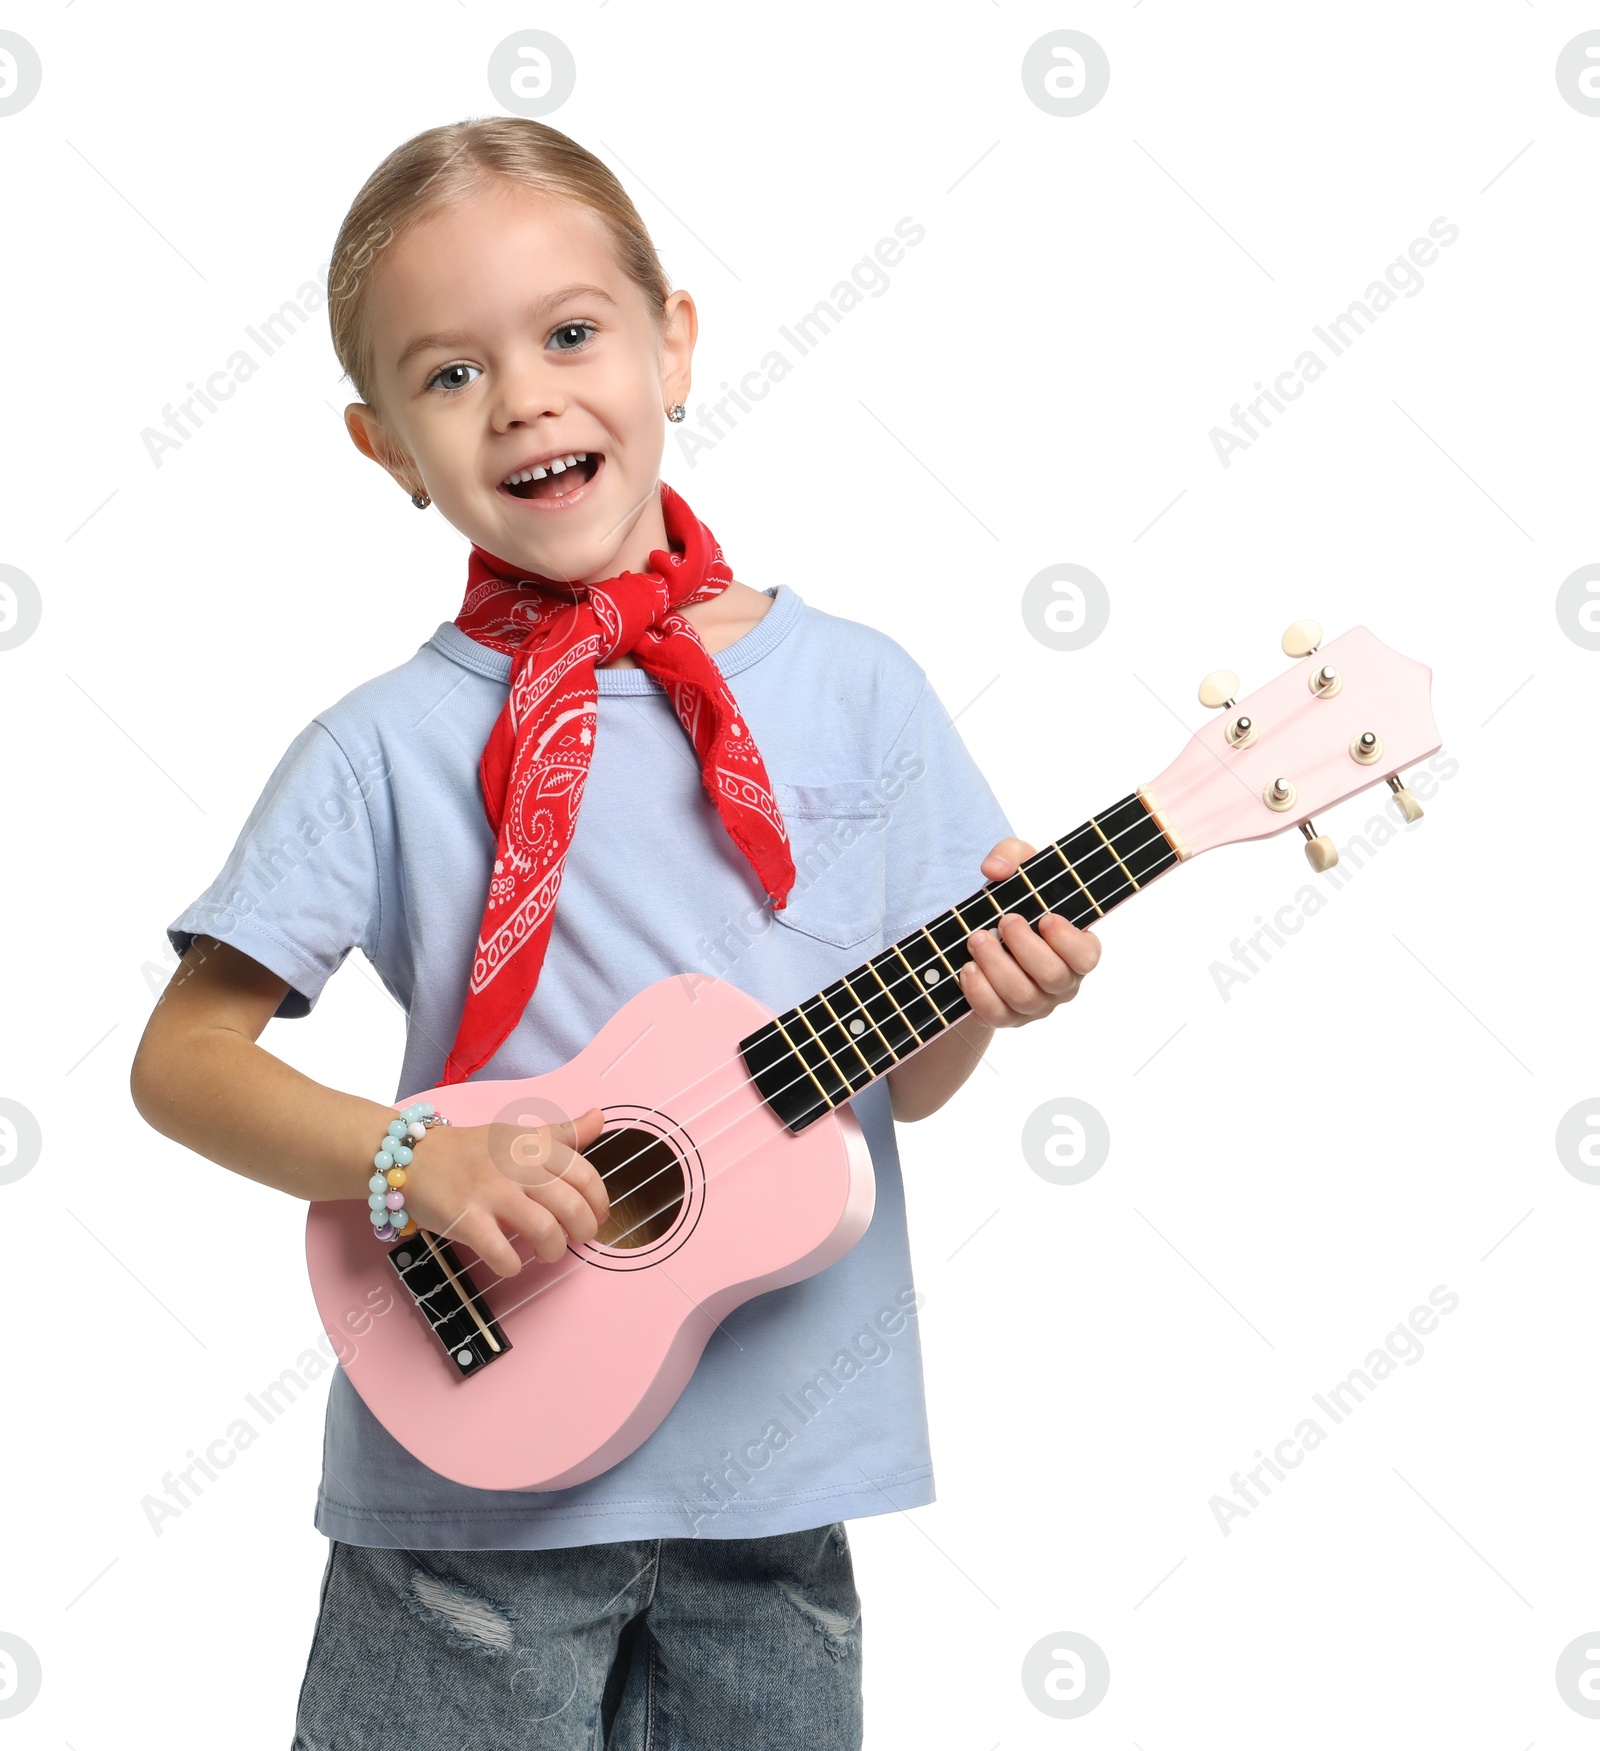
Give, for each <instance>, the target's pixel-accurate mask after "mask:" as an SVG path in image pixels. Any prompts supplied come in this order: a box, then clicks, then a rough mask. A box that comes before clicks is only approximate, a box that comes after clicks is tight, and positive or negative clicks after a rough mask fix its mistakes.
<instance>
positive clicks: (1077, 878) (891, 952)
mask: <svg viewBox="0 0 1600 1751" xmlns="http://www.w3.org/2000/svg"><path fill="white" fill-rule="evenodd" d="M1177 862H1178V853H1177V851H1176V850H1175V849H1174V848H1173V845H1172V843H1171V841H1170V840H1169V839H1168V837H1167V834H1166V832H1165V831H1164V830H1163V829H1162V827H1161V826H1160V824H1159V823H1158V821H1157V819H1156V817H1155V815H1154V814H1153V813H1152V811H1151V809H1150V807H1149V806H1148V805H1147V804H1146V803H1145V801H1144V800H1143V798H1142V797H1141V796H1140V794H1139V793H1138V792H1137V791H1135V792H1134V793H1133V795H1131V796H1126V797H1124V798H1123V799H1122V801H1121V802H1119V803H1116V804H1114V805H1113V806H1112V807H1111V808H1109V809H1106V810H1104V811H1103V812H1102V813H1100V814H1099V815H1091V816H1090V818H1089V819H1088V820H1087V821H1085V822H1084V824H1083V825H1082V826H1081V827H1078V828H1075V829H1074V830H1073V831H1072V832H1070V833H1068V834H1066V835H1065V836H1064V837H1062V838H1060V839H1057V840H1056V841H1055V842H1054V844H1051V845H1047V846H1046V847H1045V848H1044V850H1043V851H1040V852H1038V853H1037V854H1036V855H1035V856H1033V857H1030V858H1029V859H1028V861H1027V862H1026V863H1024V864H1023V865H1022V866H1021V868H1019V869H1018V871H1017V872H1016V874H1015V875H1011V876H1007V877H1006V878H1005V879H1004V880H1003V881H998V882H990V883H989V884H988V885H987V886H985V887H982V888H980V889H979V890H978V891H977V892H976V893H975V894H972V895H969V896H968V898H967V899H965V900H963V901H962V902H961V903H960V904H959V905H957V906H952V907H951V908H950V910H949V911H948V912H943V913H941V914H940V915H939V917H937V918H935V919H932V920H931V921H930V922H929V923H927V924H924V925H922V926H920V927H919V928H918V929H916V930H913V931H912V932H911V934H910V935H909V936H904V937H902V938H901V939H900V941H898V942H896V943H893V944H892V945H891V946H890V947H888V948H886V949H884V950H882V951H881V953H879V954H876V955H874V956H873V957H872V959H871V960H869V961H864V962H863V963H862V964H861V965H860V966H859V967H857V968H856V969H855V970H854V971H853V972H850V973H846V974H845V975H844V976H843V977H842V978H840V979H837V980H835V981H834V983H833V984H831V985H829V986H827V987H826V988H825V989H824V990H822V991H819V992H818V993H817V994H816V995H815V996H814V997H808V998H807V999H806V1000H805V1001H804V1002H803V1003H799V1004H797V1005H796V1006H795V1007H794V1008H793V1009H790V1010H787V1011H785V1012H784V1014H782V1015H780V1016H778V1017H777V1019H776V1020H774V1021H771V1022H768V1023H767V1024H766V1025H765V1026H764V1027H760V1028H757V1029H756V1031H755V1032H754V1033H753V1034H751V1035H749V1036H748V1037H747V1038H746V1039H743V1040H741V1041H740V1042H739V1051H740V1054H741V1055H742V1057H743V1058H744V1062H745V1066H746V1068H747V1069H748V1070H749V1071H750V1074H751V1077H752V1079H753V1081H754V1083H755V1086H756V1090H757V1092H758V1093H759V1094H760V1095H761V1098H762V1099H763V1100H764V1101H765V1102H766V1103H767V1105H768V1106H769V1107H770V1108H771V1109H772V1111H773V1112H774V1113H776V1114H777V1116H778V1117H779V1118H780V1119H781V1120H782V1121H783V1123H784V1124H785V1125H786V1126H787V1127H788V1128H789V1130H791V1131H803V1130H804V1129H805V1128H806V1126H807V1125H810V1124H812V1123H814V1122H815V1121H816V1120H817V1119H820V1118H821V1117H822V1116H823V1114H824V1113H829V1112H832V1111H833V1109H834V1108H835V1107H839V1106H843V1105H844V1103H845V1102H846V1101H848V1100H849V1099H850V1098H851V1097H852V1096H853V1095H857V1094H859V1093H860V1092H861V1091H862V1089H864V1088H866V1087H868V1086H869V1085H870V1084H871V1083H874V1082H876V1081H877V1080H878V1078H879V1077H880V1076H884V1075H887V1074H888V1072H889V1071H891V1070H892V1069H894V1067H895V1065H896V1064H899V1063H902V1062H904V1060H905V1059H906V1058H908V1057H910V1056H911V1054H912V1053H913V1052H916V1051H918V1050H919V1049H920V1048H921V1047H923V1046H926V1045H928V1044H929V1043H930V1042H932V1041H933V1040H935V1039H937V1038H938V1037H939V1036H940V1035H941V1034H943V1033H944V1032H945V1030H946V1029H947V1028H950V1027H952V1026H954V1025H955V1023H956V1022H958V1021H960V1020H961V1018H962V1017H963V1016H964V1015H967V1014H969V1013H970V1005H969V1004H968V1003H967V1000H966V998H965V997H964V996H963V995H962V993H961V983H960V978H959V974H960V971H961V968H962V966H963V965H965V963H966V962H967V961H969V960H971V959H972V955H971V953H970V951H969V950H968V948H967V938H968V937H969V936H970V935H971V934H972V932H973V931H975V930H981V929H983V928H984V926H985V925H993V924H994V923H995V922H996V921H997V920H998V919H999V918H1000V917H1001V916H1002V915H1003V914H1005V913H1007V912H1018V913H1020V914H1021V915H1022V916H1023V917H1024V918H1025V919H1027V920H1028V921H1029V922H1030V923H1032V922H1034V921H1035V920H1037V919H1039V918H1041V917H1043V916H1044V914H1045V913H1046V912H1055V913H1058V914H1060V915H1061V916H1062V917H1064V918H1065V919H1067V921H1068V922H1069V923H1071V924H1075V925H1078V926H1079V927H1083V926H1086V925H1090V924H1093V923H1094V922H1095V921H1096V920H1097V919H1100V918H1103V917H1104V916H1105V915H1106V913H1107V912H1109V911H1111V910H1112V908H1113V907H1115V906H1120V905H1121V904H1122V902H1123V901H1124V900H1126V899H1128V898H1130V896H1132V895H1134V894H1136V893H1138V892H1139V890H1140V889H1141V888H1145V887H1148V886H1149V885H1150V883H1151V882H1152V881H1154V880H1155V879H1156V877H1157V876H1160V875H1162V874H1164V873H1165V872H1166V871H1167V870H1169V869H1171V868H1172V866H1173V865H1174V864H1175V863H1177Z"/></svg>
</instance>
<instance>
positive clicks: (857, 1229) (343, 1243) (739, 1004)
mask: <svg viewBox="0 0 1600 1751" xmlns="http://www.w3.org/2000/svg"><path fill="white" fill-rule="evenodd" d="M771 1019H772V1011H770V1010H769V1009H767V1008H765V1007H764V1006H763V1005H762V1004H760V1003H758V1002H757V1001H756V1000H755V999H754V998H752V997H749V996H747V995H746V994H745V993H744V992H742V991H740V990H738V989H736V988H735V987H734V986H731V985H727V984H724V983H723V982H721V981H720V980H715V979H709V978H704V977H701V976H700V975H697V974H685V975H679V976H677V977H674V978H669V979H663V980H661V981H660V982H659V983H657V984H655V985H652V986H649V987H648V988H647V989H646V990H644V991H642V992H640V993H639V995H638V996H636V997H635V998H633V999H632V1000H631V1001H630V1002H628V1003H627V1004H625V1005H624V1006H623V1007H622V1008H621V1009H619V1010H618V1011H617V1013H616V1014H615V1015H614V1016H613V1017H612V1018H611V1020H610V1021H609V1022H607V1023H606V1025H605V1026H604V1027H603V1028H602V1029H601V1030H600V1032H599V1033H598V1034H596V1035H595V1037H594V1039H593V1040H592V1041H591V1042H590V1043H589V1045H588V1046H586V1047H585V1048H584V1050H583V1051H582V1052H580V1053H579V1054H578V1055H577V1057H575V1058H573V1059H572V1060H571V1061H570V1062H569V1063H567V1064H566V1065H564V1066H563V1067H562V1068H561V1069H559V1070H555V1071H551V1072H550V1073H549V1074H548V1075H545V1076H535V1077H527V1078H519V1079H510V1080H497V1081H468V1082H461V1083H455V1084H452V1085H451V1086H450V1087H447V1088H433V1089H424V1090H420V1091H419V1092H418V1093H416V1094H413V1095H409V1096H407V1098H406V1099H405V1100H404V1101H397V1102H396V1103H395V1106H396V1110H398V1109H399V1108H400V1107H403V1106H407V1105H409V1104H410V1103H411V1102H412V1101H415V1100H431V1101H432V1102H433V1104H434V1106H435V1107H436V1108H438V1110H439V1111H440V1112H442V1113H444V1114H445V1115H446V1116H447V1117H448V1118H449V1120H450V1122H451V1123H452V1124H454V1125H485V1124H490V1123H493V1122H496V1121H500V1122H505V1123H508V1124H512V1125H517V1126H520V1127H522V1128H523V1129H527V1128H528V1127H530V1126H532V1125H539V1124H548V1123H550V1122H552V1121H553V1120H555V1119H560V1118H566V1117H572V1116H576V1115H578V1114H581V1113H583V1112H585V1111H587V1110H588V1109H589V1108H590V1107H591V1106H598V1107H600V1108H602V1110H603V1111H604V1113H605V1115H606V1139H604V1140H602V1141H603V1143H605V1144H606V1148H607V1149H609V1157H608V1159H610V1160H612V1161H613V1162H614V1163H615V1164H616V1165H615V1166H614V1167H613V1168H612V1169H611V1170H609V1171H608V1169H607V1167H606V1165H605V1163H604V1162H602V1163H600V1165H601V1168H602V1171H603V1172H607V1176H608V1177H607V1190H608V1193H609V1194H610V1196H611V1200H612V1207H613V1216H614V1221H613V1224H612V1225H611V1227H610V1229H609V1230H602V1233H608V1232H609V1233H613V1234H615V1236H616V1237H617V1238H616V1240H615V1241H614V1243H613V1244H610V1245H601V1244H598V1243H590V1244H585V1245H581V1246H577V1245H573V1244H571V1243H570V1242H569V1244H568V1247H567V1250H566V1252H565V1253H564V1254H563V1255H562V1257H561V1258H560V1259H559V1260H557V1261H555V1262H554V1263H549V1264H546V1263H542V1262H540V1261H538V1260H536V1259H532V1258H531V1254H530V1250H529V1248H528V1245H527V1242H526V1241H524V1240H518V1241H516V1242H514V1243H513V1244H514V1245H515V1246H516V1247H517V1250H518V1252H519V1253H520V1254H521V1255H522V1256H523V1257H524V1258H525V1259H528V1260H529V1262H528V1263H526V1264H525V1265H524V1267H523V1269H522V1271H521V1272H520V1273H519V1274H518V1275H517V1276H515V1277H508V1278H501V1277H498V1276H496V1275H495V1273H494V1272H493V1271H491V1270H490V1269H489V1267H488V1266H486V1265H485V1264H483V1263H482V1261H481V1260H480V1259H478V1258H477V1256H476V1255H475V1254H474V1253H473V1252H472V1251H471V1249H470V1248H469V1247H467V1246H466V1245H464V1244H463V1243H461V1242H454V1243H452V1246H451V1249H450V1257H451V1259H452V1261H453V1262H454V1263H455V1264H456V1265H457V1267H458V1268H464V1269H465V1271H466V1272H467V1273H468V1276H469V1279H470V1287H471V1289H472V1290H473V1291H475V1295H474V1299H475V1301H476V1302H477V1304H478V1306H479V1307H480V1308H481V1309H482V1310H483V1312H484V1314H486V1315H487V1316H488V1317H487V1318H486V1319H485V1320H482V1321H480V1320H478V1319H473V1320H472V1321H471V1323H472V1326H473V1327H475V1328H476V1335H475V1336H474V1338H473V1345H474V1347H475V1358H476V1359H475V1361H474V1362H470V1363H469V1362H468V1361H467V1359H466V1358H467V1354H468V1352H467V1349H466V1347H465V1346H463V1347H462V1348H461V1349H460V1350H459V1351H452V1349H451V1348H450V1347H448V1345H447V1344H446V1343H444V1342H441V1339H440V1337H439V1336H438V1335H436V1333H435V1330H434V1328H433V1327H432V1326H431V1325H430V1322H429V1319H428V1318H427V1317H425V1312H424V1308H428V1309H430V1310H433V1311H434V1312H436V1313H437V1312H438V1310H439V1309H440V1308H441V1306H442V1305H444V1304H445V1302H450V1303H451V1304H452V1305H454V1306H455V1307H457V1308H459V1307H460V1297H459V1296H457V1295H455V1294H454V1291H453V1290H452V1288H451V1286H450V1283H449V1281H448V1279H447V1278H446V1277H445V1276H444V1275H443V1273H442V1267H439V1266H437V1264H436V1259H437V1255H435V1257H434V1258H433V1259H430V1258H429V1257H427V1256H424V1255H421V1254H419V1255H418V1264H419V1266H420V1267H425V1268H426V1269H427V1270H428V1271H430V1272H431V1273H433V1277H432V1280H435V1281H438V1282H439V1283H440V1284H441V1288H440V1290H439V1291H438V1293H437V1294H436V1295H433V1296H429V1297H424V1300H423V1302H422V1304H420V1305H419V1303H418V1301H417V1300H416V1299H415V1298H414V1292H413V1291H412V1290H411V1289H408V1286H407V1283H408V1279H409V1278H411V1276H412V1273H411V1272H410V1271H408V1272H407V1273H406V1275H405V1276H402V1274H401V1272H400V1271H399V1270H397V1268H396V1261H398V1260H400V1259H403V1258H409V1257H410V1256H411V1254H412V1252H413V1251H415V1249H416V1248H417V1240H412V1241H399V1242H395V1243H393V1244H392V1245H386V1244H384V1243H382V1242H379V1241H377V1240H375V1239H374V1238H373V1234H372V1225H371V1222H370V1220H369V1216H368V1209H367V1205H366V1203H365V1202H364V1201H360V1200H356V1199H350V1200H344V1199H340V1200H336V1201H324V1202H319V1203H314V1204H312V1206H311V1211H310V1216H309V1218H308V1221H307V1225H306V1259H307V1264H308V1266H309V1269H310V1274H311V1284H312V1289H313V1292H314V1294H315V1296H316V1302H317V1311H318V1313H319V1314H320V1316H321V1318H322V1323H323V1325H324V1327H325V1328H326V1329H327V1332H328V1334H329V1337H330V1339H331V1340H332V1342H333V1344H334V1346H335V1349H336V1352H337V1354H338V1355H339V1358H340V1361H341V1363H342V1365H343V1367H344V1369H345V1372H346V1373H347V1374H348V1375H349V1377H350V1380H351V1382H352V1384H353V1385H354V1386H355V1389H356V1391H357V1392H358V1393H360V1395H361V1397H362V1399H363V1400H364V1402H365V1403H366V1405H367V1408H368V1409H369V1410H370V1411H371V1412H372V1413H373V1415H374V1416H375V1417H376V1418H377V1419H378V1421H379V1422H380V1423H382V1424H383V1426H384V1428H385V1429H387V1430H388V1432H389V1433H390V1434H391V1435H393V1436H394V1438H395V1439H396V1440H397V1441H399V1442H400V1444H401V1445H402V1446H403V1447H405V1448H406V1449H407V1450H408V1451H409V1452H410V1453H412V1454H413V1455H414V1456H415V1457H416V1458H417V1459H419V1460H421V1461H422V1463H423V1464H424V1465H426V1466H428V1467H429V1468H430V1469H431V1470H433V1471H436V1472H438V1473H440V1474H441V1475H442V1476H444V1477H448V1478H451V1479H452V1480H454V1481H455V1482H456V1483H461V1484H468V1485H471V1486H472V1487H474V1488H476V1489H495V1490H507V1489H514V1490H542V1489H561V1488H565V1487H566V1486H567V1485H570V1484H575V1483H582V1482H583V1481H585V1480H586V1479H588V1478H591V1477H594V1476H596V1475H597V1474H598V1473H600V1472H602V1471H605V1470H607V1469H608V1468H609V1467H610V1466H612V1465H615V1464H616V1463H617V1462H618V1461H619V1460H621V1459H623V1458H625V1457H626V1456H627V1455H628V1454H629V1453H631V1452H632V1451H633V1450H634V1449H635V1448H636V1447H638V1446H639V1445H640V1443H641V1442H643V1441H644V1440H645V1439H646V1437H647V1436H649V1435H650V1433H651V1432H652V1431H653V1430H654V1429H655V1428H656V1427H657V1425H658V1424H659V1423H660V1422H661V1420H662V1418H663V1417H665V1416H666V1414H667V1412H668V1411H669V1410H670V1409H671V1408H672V1406H673V1404H674V1403H675V1402H676V1401H677V1399H678V1397H679V1395H680V1394H681V1392H682V1391H683V1388H684V1387H685V1385H686V1384H687V1383H688V1380H689V1377H690V1375H691V1374H692V1373H693V1371H694V1368H695V1364H696V1363H697V1362H698V1361H699V1359H700V1355H701V1352H702V1351H703V1350H704V1348H705V1346H706V1342H707V1340H708V1339H709V1338H710V1336H711V1334H712V1333H713V1332H714V1331H715V1330H716V1325H717V1322H718V1321H719V1320H721V1319H722V1318H724V1317H725V1316H726V1315H727V1314H728V1313H729V1312H730V1311H731V1310H732V1309H733V1308H735V1307H737V1306H738V1305H739V1304H740V1303H741V1302H744V1301H747V1300H749V1299H750V1297H751V1296H753V1295H758V1294H761V1293H762V1292H764V1291H765V1290H768V1289H776V1288H780V1287H781V1286H783V1285H784V1284H787V1283H794V1282H798V1281H799V1280H800V1279H802V1278H804V1277H808V1276H812V1275H814V1274H815V1273H816V1272H818V1271H820V1270H823V1269H824V1268H825V1267H826V1266H828V1265H830V1264H832V1263H833V1262H834V1260H835V1259H837V1258H840V1257H841V1256H842V1255H843V1254H844V1253H846V1252H847V1251H849V1249H850V1248H851V1247H852V1246H853V1245H854V1244H855V1243H856V1241H857V1240H859V1239H860V1237H861V1235H862V1234H863V1233H864V1232H865V1230H866V1227H867V1224H868V1222H869V1221H870V1220H871V1217H872V1209H873V1199H874V1182H873V1174H872V1158H871V1155H870V1153H869V1151H868V1148H867V1144H866V1139H865V1137H864V1136H863V1135H862V1133H861V1128H860V1126H859V1124H858V1123H857V1122H856V1120H855V1118H854V1117H853V1116H852V1115H851V1114H850V1113H849V1111H848V1110H845V1109H841V1110H839V1111H838V1112H833V1113H829V1114H828V1115H827V1116H826V1117H824V1118H822V1119H819V1120H818V1121H817V1122H816V1123H815V1124H812V1125H809V1126H807V1127H806V1129H805V1130H803V1131H801V1132H799V1133H798V1134H796V1133H793V1132H790V1131H789V1130H787V1129H785V1127H784V1126H783V1124H782V1123H780V1121H779V1120H778V1118H777V1117H776V1116H775V1115H774V1114H773V1113H772V1111H771V1110H770V1109H769V1108H768V1107H767V1106H766V1104H765V1103H764V1102H763V1100H762V1099H761V1097H760V1096H759V1095H758V1094H757V1092H756V1090H755V1088H754V1086H753V1085H752V1084H751V1082H750V1080H749V1072H748V1071H747V1069H746V1067H745V1065H744V1062H743V1061H742V1059H741V1058H740V1057H739V1053H738V1042H739V1040H740V1039H741V1038H742V1037H743V1036H745V1035H747V1034H749V1033H751V1032H752V1031H753V1030H754V1029H756V1028H758V1027H760V1026H761V1025H762V1024H763V1023H765V1022H767V1021H770V1020H771ZM622 1133H626V1136H623V1135H621V1134H622ZM607 1140H609V1141H607ZM590 1153H591V1155H601V1154H604V1153H605V1150H603V1149H602V1148H601V1147H600V1146H597V1147H596V1149H595V1150H592V1151H591V1152H590ZM416 1171H418V1172H420V1173H426V1172H427V1145H426V1143H425V1142H424V1143H423V1144H422V1145H420V1146H419V1148H418V1151H417V1169H416ZM630 1178H631V1179H633V1180H643V1181H644V1182H645V1183H643V1184H641V1185H640V1186H639V1187H638V1188H637V1190H636V1191H635V1193H634V1194H633V1196H632V1197H631V1198H630V1199H627V1200H626V1201H627V1202H628V1203H629V1204H631V1205H633V1206H636V1207H642V1204H641V1200H648V1201H649V1204H650V1205H651V1206H652V1207H654V1206H658V1205H659V1206H663V1207H664V1208H662V1209H661V1213H660V1214H658V1215H657V1216H656V1217H655V1220H653V1221H650V1222H646V1223H643V1224H642V1225H641V1226H639V1227H637V1228H635V1230H634V1232H633V1233H632V1234H626V1233H624V1232H623V1230H622V1227H621V1225H620V1222H619V1221H617V1220H615V1218H616V1212H617V1209H618V1206H619V1196H618V1187H619V1184H620V1185H621V1188H622V1189H623V1190H624V1191H626V1189H627V1185H628V1183H629V1181H630ZM658 1194H659V1197H658ZM630 1220H631V1218H630ZM420 1238H421V1237H418V1239H420ZM391 1255H393V1258H392V1257H391ZM415 1268H416V1267H413V1269H415ZM441 1297H442V1298H443V1299H442V1300H441ZM485 1325H486V1326H487V1334H486V1333H485V1331H484V1326H485ZM445 1329H449V1330H456V1331H460V1330H465V1329H467V1321H466V1318H465V1317H464V1316H462V1315H459V1314H458V1315H457V1317H456V1321H455V1324H454V1325H453V1326H451V1327H448V1328H445ZM496 1332H498V1334H499V1335H500V1340H501V1342H500V1347H499V1348H498V1349H497V1348H496V1347H495V1345H494V1342H493V1334H494V1333H496ZM506 1340H509V1343H507V1342H506ZM458 1355H459V1357H460V1362H459V1365H458V1360H457V1357H458ZM463 1370H468V1371H465V1372H464V1371H463Z"/></svg>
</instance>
